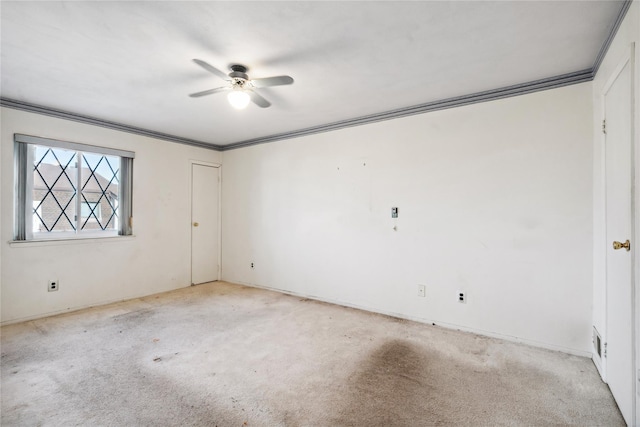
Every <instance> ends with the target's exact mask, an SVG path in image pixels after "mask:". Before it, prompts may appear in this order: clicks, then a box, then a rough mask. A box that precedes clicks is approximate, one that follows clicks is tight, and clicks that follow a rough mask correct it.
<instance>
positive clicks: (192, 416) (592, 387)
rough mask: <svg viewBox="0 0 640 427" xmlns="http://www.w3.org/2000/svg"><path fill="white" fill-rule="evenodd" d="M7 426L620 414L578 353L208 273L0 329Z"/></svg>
mask: <svg viewBox="0 0 640 427" xmlns="http://www.w3.org/2000/svg"><path fill="white" fill-rule="evenodd" d="M1 366H2V371H1V374H2V377H1V380H2V382H1V385H2V405H1V410H2V415H1V423H2V425H3V426H4V425H6V426H36V425H52V426H73V425H82V426H100V425H103V426H107V425H108V426H139V425H162V426H169V425H173V426H187V425H194V426H220V427H223V426H238V427H240V426H430V425H473V426H478V425H491V426H495V425H520V426H537V425H540V426H543V425H579V426H587V425H589V426H595V425H597V426H617V425H624V423H623V421H622V418H621V416H620V413H619V411H618V409H617V407H616V404H615V402H614V401H613V398H612V397H611V394H610V393H609V390H608V388H607V386H606V385H605V384H604V383H602V381H601V380H600V378H599V376H598V374H597V372H596V369H595V367H594V366H593V364H592V362H591V361H590V360H589V359H585V358H581V357H576V356H570V355H566V354H563V353H558V352H552V351H547V350H542V349H538V348H533V347H529V346H526V345H521V344H515V343H511V342H505V341H501V340H497V339H492V338H485V337H481V336H477V335H473V334H468V333H462V332H457V331H451V330H447V329H443V328H439V327H436V326H430V325H425V324H420V323H415V322H409V321H404V320H398V319H394V318H390V317H386V316H382V315H377V314H372V313H367V312H362V311H358V310H353V309H349V308H344V307H339V306H334V305H330V304H324V303H319V302H315V301H310V300H305V299H300V298H296V297H292V296H287V295H282V294H279V293H275V292H269V291H264V290H259V289H252V288H247V287H243V286H238V285H233V284H228V283H224V282H217V283H212V284H206V285H200V286H195V287H190V288H186V289H181V290H178V291H173V292H169V293H165V294H161V295H156V296H151V297H147V298H142V299H137V300H132V301H127V302H123V303H118V304H112V305H109V306H104V307H98V308H93V309H88V310H83V311H79V312H75V313H70V314H66V315H61V316H56V317H50V318H46V319H41V320H36V321H31V322H25V323H20V324H15V325H9V326H5V327H3V328H2V364H1Z"/></svg>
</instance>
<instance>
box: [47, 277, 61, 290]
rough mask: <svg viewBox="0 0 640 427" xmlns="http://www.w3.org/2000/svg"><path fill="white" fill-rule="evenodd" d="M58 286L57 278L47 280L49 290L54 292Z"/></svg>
mask: <svg viewBox="0 0 640 427" xmlns="http://www.w3.org/2000/svg"><path fill="white" fill-rule="evenodd" d="M58 288H59V286H58V281H57V280H49V282H47V289H48V290H49V292H55V291H57V290H58Z"/></svg>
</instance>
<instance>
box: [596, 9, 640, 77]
mask: <svg viewBox="0 0 640 427" xmlns="http://www.w3.org/2000/svg"><path fill="white" fill-rule="evenodd" d="M631 3H633V0H625V1H624V3H622V7H621V8H620V12H618V16H617V17H616V20H615V22H614V23H613V26H612V27H611V31H609V35H608V36H607V38H606V39H605V41H604V43H602V47H601V48H600V52H598V56H596V60H595V61H594V63H593V67H591V72H592V73H593V76H594V77H595V75H596V74H597V73H598V70H599V69H600V64H602V61H603V60H604V56H605V55H606V54H607V51H608V50H609V46H611V42H613V39H614V37H615V36H616V34H617V33H618V29H619V28H620V25H622V21H623V20H624V18H625V16H627V12H628V11H629V8H630V7H631Z"/></svg>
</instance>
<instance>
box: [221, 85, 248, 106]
mask: <svg viewBox="0 0 640 427" xmlns="http://www.w3.org/2000/svg"><path fill="white" fill-rule="evenodd" d="M227 100H228V101H229V104H231V106H232V107H233V108H235V109H236V110H244V109H245V108H247V105H249V101H251V98H250V97H249V94H248V93H247V92H245V91H244V90H241V89H240V90H238V89H235V90H232V91H231V92H229V94H228V95H227Z"/></svg>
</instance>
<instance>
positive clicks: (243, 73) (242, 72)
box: [229, 64, 249, 81]
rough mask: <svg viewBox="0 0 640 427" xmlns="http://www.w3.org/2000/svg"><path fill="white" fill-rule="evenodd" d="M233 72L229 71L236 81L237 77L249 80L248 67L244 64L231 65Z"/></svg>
mask: <svg viewBox="0 0 640 427" xmlns="http://www.w3.org/2000/svg"><path fill="white" fill-rule="evenodd" d="M229 68H230V69H231V72H230V73H229V77H231V78H232V79H233V80H234V81H235V80H236V79H242V80H249V76H248V75H247V71H248V69H247V67H245V66H244V65H237V64H234V65H231V66H229Z"/></svg>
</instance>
